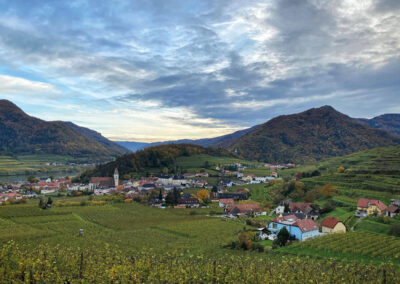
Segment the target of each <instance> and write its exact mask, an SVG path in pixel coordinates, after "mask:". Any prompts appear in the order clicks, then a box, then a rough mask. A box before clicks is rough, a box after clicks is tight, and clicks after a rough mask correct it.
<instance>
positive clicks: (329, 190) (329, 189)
mask: <svg viewBox="0 0 400 284" xmlns="http://www.w3.org/2000/svg"><path fill="white" fill-rule="evenodd" d="M336 190H337V187H336V186H334V185H331V184H329V183H328V184H325V185H324V186H323V187H322V190H321V194H322V195H324V196H331V195H332V194H334V193H335V192H336Z"/></svg>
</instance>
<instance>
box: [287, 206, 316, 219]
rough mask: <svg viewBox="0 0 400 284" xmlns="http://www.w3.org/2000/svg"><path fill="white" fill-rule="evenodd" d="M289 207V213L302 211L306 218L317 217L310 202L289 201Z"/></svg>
mask: <svg viewBox="0 0 400 284" xmlns="http://www.w3.org/2000/svg"><path fill="white" fill-rule="evenodd" d="M289 208H290V212H291V213H303V214H304V215H305V216H306V218H311V219H313V220H317V219H318V213H317V212H316V211H315V210H314V209H313V208H312V207H311V203H305V202H291V203H290V204H289Z"/></svg>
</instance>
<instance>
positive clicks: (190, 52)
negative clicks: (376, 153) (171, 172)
mask: <svg viewBox="0 0 400 284" xmlns="http://www.w3.org/2000/svg"><path fill="white" fill-rule="evenodd" d="M398 2H399V1H393V0H392V1H390V0H375V1H372V0H371V1H351V0H342V1H334V2H332V1H315V0H308V1H295V0H272V1H257V0H252V1H178V0H174V1H164V2H162V3H160V2H159V1H117V2H113V3H109V2H101V3H100V2H99V3H96V7H93V6H92V4H91V3H90V2H86V1H65V2H59V1H57V2H54V1H45V0H42V1H32V2H26V1H22V2H21V1H11V2H9V1H7V3H6V2H1V1H0V11H1V12H0V62H1V66H3V67H0V73H1V74H4V76H11V77H17V78H19V79H20V80H27V81H28V82H25V81H24V82H22V81H19V83H18V84H19V86H18V87H17V86H10V84H11V83H10V82H8V80H5V79H4V78H3V81H7V82H4V85H3V86H2V87H0V95H2V96H5V95H6V94H7V93H8V98H10V97H12V96H13V95H14V96H16V94H17V92H16V90H19V96H21V94H22V95H23V96H25V98H28V97H29V91H28V89H29V87H30V88H31V90H32V88H36V90H35V91H34V93H35V96H36V97H38V98H40V97H41V95H40V94H46V93H49V94H50V93H55V90H57V91H59V93H58V94H57V95H58V98H59V100H60V104H65V105H70V106H73V107H71V109H70V110H68V109H66V110H64V111H63V112H62V113H60V111H59V108H57V106H54V107H53V110H51V106H49V108H50V109H49V111H47V112H46V114H42V118H48V119H57V118H58V117H57V116H61V117H63V118H67V119H68V118H71V117H72V118H73V119H75V122H79V123H81V124H84V125H86V126H90V127H93V128H95V129H97V130H104V133H105V134H107V135H108V136H109V137H122V136H123V137H127V138H129V137H132V139H133V138H136V137H139V138H140V139H146V137H148V139H150V140H153V139H156V138H157V137H160V139H161V138H162V136H163V137H165V138H167V137H168V138H171V139H176V138H185V137H184V135H188V137H189V136H190V137H207V136H216V135H217V134H218V133H220V134H225V133H227V131H229V130H230V129H240V128H242V127H247V126H252V125H255V124H258V123H262V122H264V121H265V120H267V119H269V118H271V117H273V116H275V115H280V114H285V113H292V112H296V111H301V110H304V109H305V108H309V107H315V106H320V105H325V104H331V105H333V106H334V107H335V108H337V109H339V110H342V111H344V112H346V113H347V114H349V115H352V116H360V117H362V116H371V115H372V114H380V113H383V112H386V111H390V110H393V109H396V107H395V106H393V105H400V98H399V96H398V95H396V94H398V92H399V89H400V84H399V82H398V79H397V74H399V71H400V69H399V66H400V64H399V60H400V34H399V33H398V31H397V30H398V26H399V24H400V16H398V9H399V7H400V6H399V4H398ZM32 78H35V79H32ZM0 80H1V78H0ZM35 82H36V83H37V84H36V85H35ZM43 82H46V83H43ZM14 84H16V83H14ZM23 84H26V86H24V87H22V85H23ZM29 84H30V86H28V85H29ZM41 84H44V85H41ZM46 88H47V89H46ZM51 88H53V89H51ZM45 97H46V96H43V98H45ZM20 98H21V97H20ZM20 101H21V100H20ZM365 102H373V105H372V104H366V103H365ZM34 103H35V105H31V106H30V105H29V104H28V100H26V102H24V104H25V109H27V110H28V111H29V110H32V111H33V112H34V113H36V114H39V115H40V112H38V111H37V110H38V109H37V105H38V104H40V101H39V100H38V99H36V100H35V102H34ZM42 103H43V104H44V105H46V103H47V102H46V101H45V99H43V100H42ZM355 105H357V107H354V106H355ZM122 109H123V110H124V111H120V110H122ZM129 110H130V111H129ZM115 113H118V116H117V115H115ZM132 113H136V114H140V115H133V116H132ZM103 114H104V115H103ZM78 115H79V116H78ZM98 115H100V116H103V117H104V118H108V119H109V120H110V122H107V121H106V120H105V119H101V123H100V122H99V121H96V119H95V118H94V117H96V116H98ZM143 116H147V117H148V118H146V119H144V118H143ZM153 118H157V119H153ZM118 119H119V120H120V121H123V123H124V125H125V129H124V131H125V132H126V134H121V133H120V132H118V131H117V128H116V127H113V126H115V125H120V123H119V122H118ZM166 121H167V122H168V123H167V124H168V127H172V128H173V129H174V130H173V131H170V132H169V133H167V132H166V131H165V128H166V125H165V124H166ZM155 133H157V135H155Z"/></svg>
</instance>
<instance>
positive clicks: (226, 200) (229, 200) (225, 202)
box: [219, 198, 235, 208]
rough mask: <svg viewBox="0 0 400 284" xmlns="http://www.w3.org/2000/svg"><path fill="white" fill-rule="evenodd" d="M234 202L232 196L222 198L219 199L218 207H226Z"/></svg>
mask: <svg viewBox="0 0 400 284" xmlns="http://www.w3.org/2000/svg"><path fill="white" fill-rule="evenodd" d="M234 204H235V201H234V200H233V199H232V198H223V199H220V200H219V207H223V208H227V207H229V206H232V205H234Z"/></svg>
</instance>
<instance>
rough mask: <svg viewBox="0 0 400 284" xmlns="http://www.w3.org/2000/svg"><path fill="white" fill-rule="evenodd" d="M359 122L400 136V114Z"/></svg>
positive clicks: (384, 115)
mask: <svg viewBox="0 0 400 284" xmlns="http://www.w3.org/2000/svg"><path fill="white" fill-rule="evenodd" d="M358 120H359V121H361V122H363V123H366V124H367V125H369V126H371V127H373V128H377V129H382V130H386V131H388V132H390V133H393V134H395V135H397V136H400V114H398V113H392V114H383V115H380V116H377V117H374V118H371V119H366V118H359V119H358Z"/></svg>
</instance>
